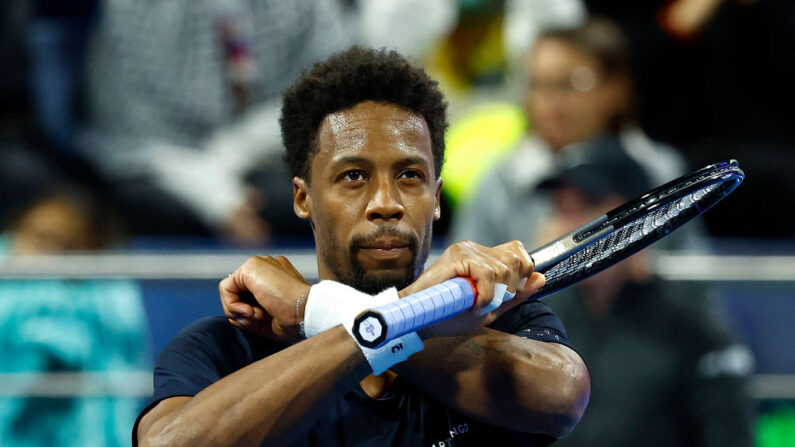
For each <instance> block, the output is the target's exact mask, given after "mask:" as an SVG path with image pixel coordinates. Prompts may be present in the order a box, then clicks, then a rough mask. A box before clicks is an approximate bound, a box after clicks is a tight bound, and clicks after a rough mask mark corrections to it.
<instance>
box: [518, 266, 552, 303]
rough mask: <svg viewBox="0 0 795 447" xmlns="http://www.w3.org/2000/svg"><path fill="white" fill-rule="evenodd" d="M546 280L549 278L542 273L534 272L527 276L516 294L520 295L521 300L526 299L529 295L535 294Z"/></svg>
mask: <svg viewBox="0 0 795 447" xmlns="http://www.w3.org/2000/svg"><path fill="white" fill-rule="evenodd" d="M546 282H547V279H546V277H545V276H544V275H543V274H542V273H538V272H533V274H532V275H530V276H529V277H528V278H527V281H526V282H525V284H524V286H523V287H522V288H521V289H520V291H519V293H517V294H516V296H517V297H519V299H520V300H521V301H524V300H525V299H527V298H528V297H529V296H531V295H532V294H534V293H535V292H536V291H537V290H538V289H540V288H542V287H544V284H546Z"/></svg>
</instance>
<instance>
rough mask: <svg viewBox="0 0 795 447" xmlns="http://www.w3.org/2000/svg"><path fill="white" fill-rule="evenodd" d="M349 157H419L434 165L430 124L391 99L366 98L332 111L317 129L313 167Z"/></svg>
mask: <svg viewBox="0 0 795 447" xmlns="http://www.w3.org/2000/svg"><path fill="white" fill-rule="evenodd" d="M346 157H364V158H375V159H381V158H385V159H391V158H395V157H397V158H400V157H412V158H417V157H419V158H421V159H423V160H425V161H427V162H428V163H429V164H430V165H431V166H432V165H433V153H432V151H431V136H430V131H429V130H428V125H427V123H426V122H425V119H424V118H423V117H422V116H421V115H418V114H415V113H413V112H411V111H409V110H406V109H404V108H402V107H400V106H397V105H395V104H390V103H381V102H373V101H365V102H361V103H359V104H357V105H355V106H353V107H351V108H349V109H345V110H340V111H337V112H334V113H331V114H329V115H327V116H326V117H325V118H324V119H323V121H322V122H321V124H320V128H319V129H318V140H317V153H316V154H315V156H314V157H313V159H312V165H313V170H314V168H315V167H320V168H321V169H322V167H323V166H325V165H326V164H327V163H331V162H333V161H334V160H337V159H341V158H346Z"/></svg>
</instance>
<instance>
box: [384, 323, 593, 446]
mask: <svg viewBox="0 0 795 447" xmlns="http://www.w3.org/2000/svg"><path fill="white" fill-rule="evenodd" d="M393 369H394V370H395V371H396V372H397V373H398V374H399V375H400V376H401V377H403V378H405V379H406V380H408V381H410V382H412V383H414V384H415V385H416V386H418V387H420V388H421V389H422V390H423V391H424V392H426V393H428V394H430V395H431V396H433V397H435V398H436V399H438V400H440V401H442V402H444V403H446V404H447V405H449V406H450V407H452V408H454V409H456V410H457V411H459V412H461V413H463V414H466V415H468V416H471V417H473V418H476V419H479V420H481V421H484V422H487V423H490V424H494V425H498V426H503V427H507V428H510V429H512V430H516V431H521V432H536V433H539V432H540V433H545V434H548V435H550V436H554V437H561V436H563V435H565V434H567V433H568V432H569V431H570V430H571V429H572V428H573V427H574V425H575V424H576V423H577V422H578V421H579V419H580V417H581V416H582V413H583V411H584V410H585V407H586V405H587V403H588V397H589V395H590V376H589V375H588V371H587V369H586V367H585V364H584V363H583V361H582V359H581V358H580V357H579V355H577V354H576V353H575V352H574V351H572V350H571V349H570V348H568V347H566V346H563V345H560V344H557V343H547V342H542V341H537V340H529V339H526V338H523V337H518V336H515V335H512V334H507V333H504V332H500V331H496V330H492V329H488V328H481V329H478V330H477V331H475V332H474V333H471V334H467V335H461V336H450V337H434V338H431V339H428V340H426V341H425V350H424V351H422V352H420V353H418V354H415V355H414V356H412V357H411V358H410V359H409V360H408V361H407V362H405V363H403V364H401V365H398V366H397V367H395V368H393Z"/></svg>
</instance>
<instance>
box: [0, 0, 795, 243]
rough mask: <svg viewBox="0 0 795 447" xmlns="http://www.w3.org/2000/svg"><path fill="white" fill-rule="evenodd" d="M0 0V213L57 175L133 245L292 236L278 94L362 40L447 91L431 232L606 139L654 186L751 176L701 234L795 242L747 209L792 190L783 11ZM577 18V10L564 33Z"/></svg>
mask: <svg viewBox="0 0 795 447" xmlns="http://www.w3.org/2000/svg"><path fill="white" fill-rule="evenodd" d="M2 8H3V11H2V12H3V14H2V21H3V26H2V31H0V32H2V47H0V58H1V59H0V60H2V66H3V67H4V70H3V75H2V80H1V81H0V98H2V108H0V157H2V158H0V194H2V197H3V200H2V202H1V203H0V221H2V222H4V223H6V224H7V223H8V222H10V220H12V219H13V217H14V216H15V214H18V212H19V210H20V209H21V208H22V207H24V206H25V205H27V204H29V203H30V201H31V200H33V198H34V197H36V196H37V195H38V194H39V193H40V191H41V190H43V189H47V188H51V187H52V186H53V185H56V184H77V185H78V186H80V187H82V188H85V189H87V190H89V191H91V193H92V194H94V195H96V196H97V197H98V199H99V200H101V201H103V203H104V204H105V206H106V207H107V208H108V210H109V212H112V213H114V214H115V215H116V216H117V217H118V218H117V219H116V220H115V222H116V223H118V224H119V225H120V226H119V227H118V228H117V229H118V230H122V231H123V232H124V234H127V235H129V236H133V237H136V236H171V237H175V236H196V237H200V238H206V239H210V240H217V241H220V242H221V243H224V244H238V245H240V244H243V245H259V246H262V245H266V244H268V243H271V242H272V241H274V240H291V239H290V238H299V239H300V238H306V237H307V236H308V235H309V228H308V226H307V225H304V224H303V223H301V222H300V221H298V220H297V219H296V218H295V217H294V216H293V215H292V211H291V207H290V206H289V202H290V200H291V189H290V187H289V182H285V181H284V176H285V170H284V168H283V165H282V162H281V158H280V157H281V142H280V135H279V130H278V125H277V118H278V113H279V94H280V92H281V91H282V90H283V89H284V88H285V87H286V86H287V84H288V83H289V82H290V81H291V80H292V79H293V78H294V77H295V76H296V75H297V74H298V73H299V72H300V71H301V70H302V69H305V68H307V67H308V66H309V65H310V64H311V63H312V62H313V61H316V60H319V59H322V58H323V57H324V56H326V55H328V54H330V53H332V52H334V51H337V50H340V49H342V48H345V47H347V46H349V45H351V44H361V45H365V46H374V47H381V46H386V47H390V48H396V49H398V50H399V51H400V52H402V53H404V54H407V55H408V56H410V57H411V59H412V60H414V61H415V62H416V63H418V64H421V65H423V66H425V67H426V68H427V70H428V71H429V72H430V73H431V74H432V75H433V76H434V77H435V78H436V79H438V80H439V82H440V84H441V85H442V87H443V89H444V91H445V93H446V95H447V97H448V100H449V102H450V123H451V127H450V131H449V133H448V155H447V168H446V170H445V171H444V173H443V178H444V179H445V186H444V192H445V210H446V211H447V212H446V213H444V214H445V216H446V217H445V218H444V219H443V220H442V221H441V222H440V223H439V225H438V228H437V234H438V235H441V234H447V233H448V230H450V229H451V228H452V229H453V230H454V231H453V233H452V235H451V238H453V239H455V238H460V237H468V238H476V237H485V236H483V235H481V234H480V233H473V232H472V231H477V230H476V229H473V228H472V227H473V226H477V225H485V224H488V223H489V222H481V223H478V222H475V221H473V219H472V215H473V210H472V208H473V206H474V208H476V209H477V208H478V207H479V206H480V204H481V203H482V202H483V201H482V199H483V198H482V197H481V198H478V197H479V195H478V190H480V191H487V190H488V188H489V187H491V186H493V183H495V182H502V184H501V185H500V187H501V191H505V190H506V188H508V189H511V188H513V190H512V191H510V192H512V193H521V190H522V189H524V190H526V191H530V190H531V189H532V187H533V183H534V182H536V181H537V180H538V179H540V178H541V177H543V174H544V173H545V172H547V171H549V170H551V169H553V167H554V166H555V165H557V164H559V163H560V162H561V161H562V159H563V158H566V156H565V155H564V154H565V153H566V152H568V151H569V149H570V147H572V146H573V145H575V144H576V143H579V142H583V141H588V140H591V139H593V138H594V137H597V136H599V137H605V136H606V137H611V138H617V139H619V140H620V141H619V143H620V144H621V145H623V146H624V148H625V149H626V151H627V152H628V153H629V154H630V155H631V156H632V157H633V158H634V159H636V161H638V162H639V163H640V164H641V166H642V167H643V169H645V170H646V171H647V173H648V174H649V175H650V176H651V180H652V184H655V185H656V184H659V183H662V182H664V181H667V180H669V179H671V178H673V177H675V176H676V175H679V174H681V173H683V172H684V171H686V170H689V169H694V168H698V167H701V166H703V165H706V164H708V163H711V162H716V161H721V160H724V159H728V158H737V159H739V160H740V162H741V166H743V167H744V168H745V169H746V171H747V173H748V174H749V179H750V180H749V181H748V182H747V184H746V185H745V186H744V187H743V189H742V190H740V191H738V193H737V194H736V197H734V198H733V200H732V201H730V202H727V204H726V205H722V206H721V207H720V208H718V209H717V210H716V211H715V212H713V213H710V215H708V216H707V218H706V228H705V229H704V231H705V234H707V235H711V236H720V237H737V238H792V237H793V236H795V234H793V230H792V227H791V226H790V225H787V224H786V223H784V222H780V220H779V219H775V218H774V217H775V216H776V214H775V212H774V211H773V210H771V209H768V208H769V207H765V206H764V205H763V204H762V203H760V201H757V200H753V197H759V196H765V197H769V198H771V199H772V200H776V199H780V200H782V201H787V199H788V198H789V197H791V195H792V194H791V193H792V192H794V191H793V183H794V182H792V181H791V180H790V175H789V173H788V171H787V169H786V167H787V166H789V165H790V163H789V162H791V161H795V160H794V159H795V156H794V155H793V152H792V143H793V141H795V131H793V130H792V129H793V126H791V125H790V122H789V120H788V118H789V117H790V115H791V113H790V105H789V102H790V101H791V100H790V99H789V98H792V97H794V96H793V93H795V87H793V83H792V82H791V79H792V77H793V75H795V62H794V60H795V57H793V43H792V42H795V36H794V34H795V31H793V29H794V28H795V27H793V26H792V24H793V16H795V7H793V5H792V4H791V3H790V2H785V1H775V0H675V1H654V0H651V1H643V2H634V3H633V5H632V7H626V6H625V5H624V4H623V3H622V2H615V1H605V0H589V1H580V0H565V1H553V0H467V1H464V0H446V1H439V2H420V1H416V0H414V1H396V0H383V1H378V2H364V1H357V0H323V1H309V0H293V1H291V2H277V1H272V2H271V1H262V2H250V1H246V0H213V1H209V0H208V1H201V2H195V1H188V0H174V1H168V2H166V1H147V2H132V3H128V2H119V1H112V0H80V1H76V2H69V3H68V4H66V3H63V2H57V1H52V0H35V1H23V0H9V1H6V2H4V3H3V6H2ZM588 17H598V18H597V20H589V22H588V26H585V27H583V28H582V29H580V30H579V31H572V28H573V27H575V26H577V25H580V24H582V23H583V22H584V21H585V20H586V19H587V18H588ZM530 159H532V160H533V162H532V163H527V162H525V160H530ZM492 168H495V169H496V171H492ZM493 174H499V176H495V175H493ZM497 177H499V179H498V178H497ZM506 197H507V196H506ZM512 198H513V197H512ZM506 202H507V200H506ZM473 204H474V205H473ZM492 206H496V207H501V206H504V205H501V204H499V203H498V204H492ZM528 209H532V206H528ZM527 212H530V211H527ZM481 214H482V213H481ZM489 214H492V215H491V216H490V218H491V219H493V220H494V219H499V217H500V216H499V215H498V214H494V213H489ZM533 215H534V216H538V215H540V214H539V213H538V212H536V211H533ZM744 216H745V217H744ZM751 216H753V217H751ZM729 217H731V218H729ZM531 221H532V220H531ZM761 221H764V222H765V223H764V225H763V224H760V223H759V222H761ZM530 226H531V227H532V225H530ZM499 230H500V231H502V230H503V228H499ZM506 230H507V229H506ZM495 231H496V229H495ZM525 232H527V230H525ZM508 235H510V236H508ZM494 236H495V237H496V238H497V240H502V239H504V238H505V237H517V238H521V239H523V240H525V241H528V242H530V241H533V240H532V239H531V238H530V237H529V235H528V234H515V233H514V232H508V233H505V234H503V233H497V234H496V235H494ZM484 240H494V239H484Z"/></svg>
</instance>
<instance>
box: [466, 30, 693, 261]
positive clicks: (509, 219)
mask: <svg viewBox="0 0 795 447" xmlns="http://www.w3.org/2000/svg"><path fill="white" fill-rule="evenodd" d="M526 71H527V77H528V91H527V94H526V96H525V101H524V107H525V112H526V114H527V116H528V118H529V121H530V125H531V127H532V131H531V133H530V134H529V135H527V137H526V138H525V139H524V140H523V141H522V142H521V143H520V144H519V146H518V147H517V148H516V149H515V150H514V151H512V152H511V153H510V154H509V155H508V156H507V157H506V158H505V159H504V160H503V161H502V162H500V163H499V164H498V165H497V167H496V168H495V169H494V170H493V171H491V172H489V173H488V174H486V175H485V176H484V180H483V182H482V183H481V184H480V186H479V188H478V190H477V193H476V194H475V195H474V197H473V198H472V199H471V201H470V203H468V204H467V203H464V208H463V209H462V210H460V212H458V213H457V214H456V216H455V217H454V223H453V231H452V238H453V239H454V240H459V239H471V240H473V241H476V242H478V243H481V244H485V245H496V244H499V243H502V242H504V241H506V240H510V239H519V240H522V241H525V242H526V243H527V242H530V241H533V240H534V237H533V234H534V232H535V230H536V229H537V226H538V223H539V219H540V218H541V217H542V216H543V215H544V213H545V210H547V209H548V208H549V203H548V199H547V198H546V197H544V195H543V194H538V193H537V192H536V191H535V189H536V186H537V184H538V182H539V181H540V180H541V179H542V178H543V177H544V176H545V175H547V174H548V173H550V172H552V171H553V170H554V169H555V167H556V166H558V165H562V164H565V163H566V160H567V159H569V158H570V157H572V156H574V155H575V154H577V153H579V152H582V151H583V150H584V149H585V148H586V147H588V145H578V144H577V143H583V142H589V141H592V140H595V139H600V137H604V138H601V140H602V141H605V142H609V143H607V144H609V145H616V144H617V145H620V146H621V147H622V148H623V149H624V150H625V151H626V152H627V153H628V154H629V155H630V156H631V157H633V158H634V159H635V160H636V161H637V162H638V163H639V164H640V165H641V166H642V167H643V169H644V170H645V171H646V173H647V175H648V176H649V178H650V179H651V183H652V184H654V185H658V184H661V183H664V182H666V181H669V180H671V179H673V178H675V177H677V176H678V175H681V174H683V173H684V163H683V160H682V157H681V156H680V155H679V154H678V153H677V152H676V151H674V150H673V149H671V148H670V147H667V146H664V145H661V144H659V143H657V142H654V141H651V140H650V139H649V138H648V137H646V135H645V134H644V133H643V131H642V130H641V129H640V128H639V127H638V126H637V125H635V124H634V120H633V95H632V91H633V90H632V85H633V84H632V74H631V71H630V66H629V52H628V48H627V46H626V42H625V41H624V39H623V37H622V35H621V32H620V31H619V30H618V28H617V27H616V26H615V25H613V24H612V23H610V22H608V21H606V20H603V19H590V20H588V21H586V22H585V23H583V24H582V25H580V26H578V27H576V28H572V29H553V30H548V31H545V32H542V33H541V34H540V35H539V37H538V39H537V40H536V42H535V45H534V46H533V48H532V49H531V51H530V52H529V53H528V55H527V58H526ZM594 149H595V148H594ZM483 150H488V148H483ZM688 231H691V230H688ZM668 243H670V241H668ZM691 243H695V242H694V241H693V240H688V241H682V243H681V244H676V246H677V247H680V248H681V247H685V246H689V245H690V244H691Z"/></svg>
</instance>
